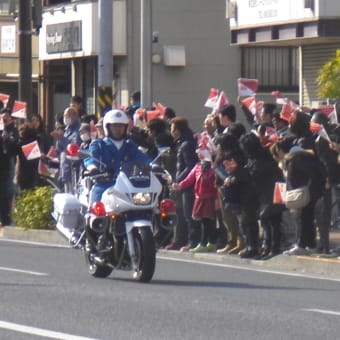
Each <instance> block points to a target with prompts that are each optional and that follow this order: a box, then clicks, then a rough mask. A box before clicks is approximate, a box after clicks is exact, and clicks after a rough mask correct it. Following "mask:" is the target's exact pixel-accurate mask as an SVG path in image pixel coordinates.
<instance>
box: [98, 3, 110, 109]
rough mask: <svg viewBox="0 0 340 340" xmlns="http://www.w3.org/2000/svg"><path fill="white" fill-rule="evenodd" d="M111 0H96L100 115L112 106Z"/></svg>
mask: <svg viewBox="0 0 340 340" xmlns="http://www.w3.org/2000/svg"><path fill="white" fill-rule="evenodd" d="M112 2H113V0H99V1H98V23H99V30H98V43H99V50H98V98H97V99H98V105H99V108H100V112H101V115H103V113H104V112H105V111H106V110H107V109H108V108H111V107H112V81H113V54H112V50H113V48H112V47H113V44H112V27H113V23H112V22H113V17H112V6H113V4H112Z"/></svg>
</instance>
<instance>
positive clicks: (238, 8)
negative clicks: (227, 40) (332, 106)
mask: <svg viewBox="0 0 340 340" xmlns="http://www.w3.org/2000/svg"><path fill="white" fill-rule="evenodd" d="M227 7H228V10H229V11H228V16H229V20H230V34H231V43H232V45H236V46H239V47H240V48H241V51H242V52H241V54H242V66H241V68H242V69H243V72H244V73H245V75H249V73H250V75H253V76H254V75H255V76H256V72H257V73H258V74H257V75H258V77H259V78H260V83H261V82H262V84H263V85H265V86H264V88H265V89H267V90H273V89H275V86H276V84H275V83H276V82H279V83H280V86H281V87H282V88H283V89H286V90H287V92H290V93H291V94H292V95H293V96H294V92H295V91H296V93H295V94H296V95H297V99H298V101H299V103H300V104H302V105H304V106H309V107H310V106H312V105H313V102H314V101H318V100H319V99H320V98H317V84H316V82H315V80H316V77H317V74H318V70H319V69H320V67H321V66H322V65H323V64H325V63H326V62H327V61H329V60H330V59H332V58H334V57H335V52H336V50H337V49H339V47H340V3H339V2H338V1H336V0H304V1H303V0H299V1H296V0H251V1H250V0H249V1H243V0H230V1H228V3H227ZM247 56H253V57H254V58H255V60H256V57H258V63H255V62H254V59H253V60H252V61H251V60H247V59H246V58H247ZM261 57H262V60H263V59H264V62H261ZM280 58H281V59H280ZM263 65H265V67H263ZM280 65H281V66H280ZM264 68H265V69H267V72H265V71H263V69H264ZM266 85H267V86H266ZM268 85H269V86H268ZM321 100H322V98H321Z"/></svg>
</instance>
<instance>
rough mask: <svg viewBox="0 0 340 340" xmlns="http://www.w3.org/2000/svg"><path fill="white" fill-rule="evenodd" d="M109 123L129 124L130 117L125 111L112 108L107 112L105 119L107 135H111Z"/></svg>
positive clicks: (104, 126) (104, 124) (104, 127)
mask: <svg viewBox="0 0 340 340" xmlns="http://www.w3.org/2000/svg"><path fill="white" fill-rule="evenodd" d="M107 124H125V125H128V124H129V118H128V116H127V115H126V113H125V112H124V111H121V110H111V111H108V112H106V114H105V116H104V119H103V129H104V133H105V136H108V135H109V132H108V130H107Z"/></svg>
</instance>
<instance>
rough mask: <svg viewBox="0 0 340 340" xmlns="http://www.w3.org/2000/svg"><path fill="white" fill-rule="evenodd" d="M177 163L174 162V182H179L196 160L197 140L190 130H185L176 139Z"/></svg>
mask: <svg viewBox="0 0 340 340" xmlns="http://www.w3.org/2000/svg"><path fill="white" fill-rule="evenodd" d="M176 147H177V163H176V182H181V181H182V180H183V179H184V178H185V177H187V175H188V174H189V172H190V171H191V169H192V168H193V167H194V165H195V164H196V163H197V162H198V156H197V154H196V148H197V142H196V139H195V138H194V134H193V133H192V131H191V130H189V129H188V130H186V131H185V132H183V133H182V135H181V137H180V138H179V139H178V140H177V141H176Z"/></svg>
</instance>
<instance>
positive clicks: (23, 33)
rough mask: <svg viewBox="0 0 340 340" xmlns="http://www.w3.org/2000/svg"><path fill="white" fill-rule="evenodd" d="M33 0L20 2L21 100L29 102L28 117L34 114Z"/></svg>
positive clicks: (21, 0)
mask: <svg viewBox="0 0 340 340" xmlns="http://www.w3.org/2000/svg"><path fill="white" fill-rule="evenodd" d="M31 17H32V16H31V2H30V1H28V0H20V2H19V62H20V65H19V100H20V101H24V102H26V103H27V111H26V112H27V118H29V117H30V116H31V114H32V94H33V92H32V26H31Z"/></svg>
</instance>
